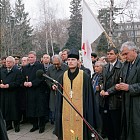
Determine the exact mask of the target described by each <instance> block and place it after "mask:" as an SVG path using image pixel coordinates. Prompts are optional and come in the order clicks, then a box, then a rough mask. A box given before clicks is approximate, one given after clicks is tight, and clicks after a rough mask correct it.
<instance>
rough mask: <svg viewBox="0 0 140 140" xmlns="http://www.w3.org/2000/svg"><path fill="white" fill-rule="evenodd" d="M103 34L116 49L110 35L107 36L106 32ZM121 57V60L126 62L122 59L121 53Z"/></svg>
mask: <svg viewBox="0 0 140 140" xmlns="http://www.w3.org/2000/svg"><path fill="white" fill-rule="evenodd" d="M103 33H104V34H105V36H106V38H107V39H108V40H109V42H110V43H111V44H112V46H113V47H114V48H116V46H115V44H114V43H113V41H112V39H111V38H110V37H109V35H108V34H107V32H106V31H104V32H103ZM119 57H120V59H121V60H122V61H124V59H123V58H122V56H121V54H120V53H119Z"/></svg>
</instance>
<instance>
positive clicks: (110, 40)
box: [103, 31, 116, 48]
mask: <svg viewBox="0 0 140 140" xmlns="http://www.w3.org/2000/svg"><path fill="white" fill-rule="evenodd" d="M103 33H104V34H105V36H106V38H107V39H108V41H109V42H110V43H111V44H112V46H113V47H114V48H116V46H115V44H114V43H113V41H112V39H111V38H110V37H109V35H108V34H107V32H106V31H104V32H103Z"/></svg>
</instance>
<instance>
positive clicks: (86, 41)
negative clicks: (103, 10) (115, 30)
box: [82, 0, 105, 73]
mask: <svg viewBox="0 0 140 140" xmlns="http://www.w3.org/2000/svg"><path fill="white" fill-rule="evenodd" d="M104 31H105V30H104V29H103V27H102V25H101V24H100V22H99V20H98V19H97V18H96V17H95V16H94V14H93V12H92V11H91V9H90V8H89V6H88V5H87V3H86V2H85V1H84V0H83V14H82V52H83V53H82V55H83V65H84V66H85V67H87V68H89V69H90V70H91V73H93V67H92V61H91V52H92V49H91V44H92V43H93V42H94V41H95V40H96V39H97V38H98V37H99V36H100V35H101V34H102V33H103V32H104Z"/></svg>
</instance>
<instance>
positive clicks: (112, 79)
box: [100, 60, 122, 110]
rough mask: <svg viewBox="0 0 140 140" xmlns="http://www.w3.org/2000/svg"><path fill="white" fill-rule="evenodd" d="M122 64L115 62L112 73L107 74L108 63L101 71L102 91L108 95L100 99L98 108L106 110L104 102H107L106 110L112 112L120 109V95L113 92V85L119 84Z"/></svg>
mask: <svg viewBox="0 0 140 140" xmlns="http://www.w3.org/2000/svg"><path fill="white" fill-rule="evenodd" d="M121 68H122V63H121V62H120V61H119V60H117V62H116V64H115V66H114V67H113V69H112V71H111V72H109V63H108V64H106V65H105V67H104V69H103V89H104V90H105V91H107V92H108V93H109V94H110V95H109V96H107V97H100V98H101V99H100V106H101V107H102V108H106V105H105V102H106V101H107V102H108V107H107V108H108V109H109V110H114V109H119V108H121V94H120V92H118V91H116V90H115V85H116V84H117V83H119V82H120V73H121ZM107 108H106V109H107Z"/></svg>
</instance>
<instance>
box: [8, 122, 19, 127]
mask: <svg viewBox="0 0 140 140" xmlns="http://www.w3.org/2000/svg"><path fill="white" fill-rule="evenodd" d="M13 122H14V127H16V126H17V125H20V121H13ZM8 126H11V127H12V121H6V127H8Z"/></svg>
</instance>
